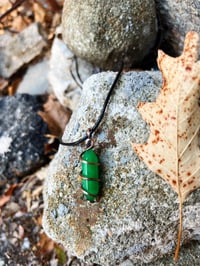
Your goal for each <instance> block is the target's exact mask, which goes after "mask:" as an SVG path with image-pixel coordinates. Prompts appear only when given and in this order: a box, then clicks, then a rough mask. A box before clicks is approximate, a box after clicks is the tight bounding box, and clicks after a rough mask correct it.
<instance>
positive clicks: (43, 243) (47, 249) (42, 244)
mask: <svg viewBox="0 0 200 266" xmlns="http://www.w3.org/2000/svg"><path fill="white" fill-rule="evenodd" d="M54 246H55V242H54V241H53V240H51V239H50V238H49V237H48V236H47V235H46V234H45V233H41V234H40V240H39V242H38V243H37V247H38V252H39V253H40V254H42V255H43V254H47V253H51V252H52V251H53V249H54Z"/></svg>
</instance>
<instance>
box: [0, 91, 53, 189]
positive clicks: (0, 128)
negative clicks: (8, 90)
mask: <svg viewBox="0 0 200 266" xmlns="http://www.w3.org/2000/svg"><path fill="white" fill-rule="evenodd" d="M42 108H43V100H42V99H41V98H39V97H36V96H32V95H28V94H16V95H14V96H6V97H1V98H0V110H1V112H0V188H1V187H2V186H4V185H5V184H6V183H15V182H17V181H18V179H19V177H23V176H25V175H27V174H29V173H31V172H33V171H35V170H36V169H38V168H39V167H41V165H44V164H45V163H47V162H48V161H49V157H48V155H47V154H45V144H47V138H46V137H45V134H48V133H49V129H48V126H47V124H46V123H45V122H44V120H43V119H42V117H41V116H39V115H38V111H41V110H42Z"/></svg>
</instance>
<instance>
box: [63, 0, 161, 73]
mask: <svg viewBox="0 0 200 266" xmlns="http://www.w3.org/2000/svg"><path fill="white" fill-rule="evenodd" d="M62 26H63V38H64V41H65V42H66V44H67V45H68V47H69V48H70V49H71V50H72V51H73V52H74V54H75V55H77V56H78V57H80V58H83V59H86V60H87V61H89V62H91V63H93V64H95V65H96V66H98V67H101V68H103V69H109V70H111V69H112V70H114V69H117V68H118V67H119V65H120V63H121V61H124V62H125V67H130V66H132V65H137V64H138V63H140V62H141V61H142V60H143V58H144V56H146V55H147V54H148V52H149V51H150V49H151V48H152V47H153V46H154V44H155V40H156V32H157V22H156V12H155V3H154V1H151V0H145V1H144V0H128V1H127V0H117V1H116V0H109V1H107V0H98V1H96V0H86V1H81V0H78V1H73V0H67V1H65V4H64V9H63V18H62Z"/></svg>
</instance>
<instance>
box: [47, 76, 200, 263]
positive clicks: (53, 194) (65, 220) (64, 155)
mask: <svg viewBox="0 0 200 266" xmlns="http://www.w3.org/2000/svg"><path fill="white" fill-rule="evenodd" d="M115 75H116V74H115V73H112V72H107V73H100V74H97V75H93V76H92V77H90V78H89V79H88V80H87V81H86V82H85V84H84V88H83V94H82V98H81V100H80V105H79V108H78V109H77V111H76V112H74V113H73V115H72V117H71V120H70V122H69V124H68V126H67V127H66V131H65V134H64V136H63V140H64V141H66V142H69V141H73V140H77V139H79V138H80V137H81V136H83V134H85V132H86V130H87V129H88V128H89V127H91V126H93V125H94V122H95V121H96V119H97V117H98V115H99V113H100V110H101V108H102V105H103V102H104V100H105V97H106V94H107V91H108V89H109V88H110V86H111V84H112V82H113V79H114V77H115ZM160 86H161V75H160V73H159V72H129V73H126V74H123V76H122V77H121V78H120V80H119V82H118V85H117V86H116V88H115V91H114V94H113V96H112V98H111V102H110V104H109V106H108V109H107V112H106V115H105V117H104V120H103V123H102V124H101V126H100V128H99V130H98V132H96V134H95V144H96V145H95V150H96V152H97V153H98V155H99V157H100V162H101V176H102V179H103V192H102V197H101V199H100V201H99V202H97V203H93V204H91V203H89V202H87V201H83V200H82V196H81V195H82V192H81V189H80V180H78V176H79V173H80V163H79V155H80V153H81V152H82V151H83V150H84V145H82V146H81V145H79V146H77V147H76V146H74V147H65V146H61V147H60V149H59V152H58V154H57V155H56V157H55V158H54V160H53V161H52V163H51V165H50V169H49V174H48V176H47V177H46V181H45V185H44V203H45V209H44V217H43V226H44V229H45V231H46V233H47V234H48V235H49V236H50V237H51V238H53V239H54V240H56V241H57V242H59V243H62V244H63V245H64V246H65V247H66V248H67V249H68V251H69V252H70V253H72V254H74V255H75V256H78V257H79V258H80V259H82V260H83V261H85V262H86V263H88V265H91V264H92V263H97V264H100V265H102V266H114V265H120V264H121V265H123V266H124V265H143V263H149V264H151V263H152V264H151V265H174V264H173V263H172V264H164V263H165V261H164V262H163V259H162V260H161V262H162V264H154V263H155V261H156V260H158V259H160V258H163V256H164V255H167V254H168V255H171V260H170V259H169V257H168V258H167V259H166V260H167V261H168V262H170V261H171V262H172V261H173V259H172V257H173V252H174V249H175V245H176V240H177V230H178V221H179V215H178V198H177V195H176V194H175V192H173V191H172V189H171V188H170V187H169V186H168V185H167V184H166V183H165V182H164V180H163V179H162V178H160V177H158V176H156V175H155V174H154V173H152V172H151V171H150V170H149V169H148V168H147V167H146V166H145V165H144V163H143V162H142V161H140V160H139V158H138V157H137V156H136V154H135V153H134V151H133V149H132V146H131V142H145V141H146V140H147V138H148V135H149V128H148V126H147V125H146V124H145V122H144V121H143V120H142V118H141V116H140V114H139V113H138V112H137V109H136V105H137V103H138V101H152V100H155V98H156V96H157V95H158V92H159V88H160ZM199 228H200V190H197V191H195V192H194V193H192V194H191V195H190V196H189V198H188V199H187V200H186V202H185V204H184V230H183V238H182V239H183V243H187V242H190V241H191V240H197V241H199V240H200V230H199ZM194 247H195V248H196V245H194ZM195 248H194V250H195ZM187 252H188V253H187ZM194 254H195V255H194ZM180 256H181V261H183V257H184V262H185V265H198V264H197V263H198V262H199V251H198V248H197V251H196V253H195V252H190V249H189V251H188V250H187V248H185V253H182V252H181V254H180ZM171 262H170V263H171ZM130 263H131V264H130ZM195 263H196V264H195ZM182 265H183V264H182Z"/></svg>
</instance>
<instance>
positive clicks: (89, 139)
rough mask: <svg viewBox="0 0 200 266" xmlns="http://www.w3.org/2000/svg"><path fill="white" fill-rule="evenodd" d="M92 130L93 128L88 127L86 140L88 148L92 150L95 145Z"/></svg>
mask: <svg viewBox="0 0 200 266" xmlns="http://www.w3.org/2000/svg"><path fill="white" fill-rule="evenodd" d="M92 134H93V132H92V130H91V128H88V130H87V139H86V141H85V145H86V150H90V149H92V148H93V147H94V140H93V138H92Z"/></svg>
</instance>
